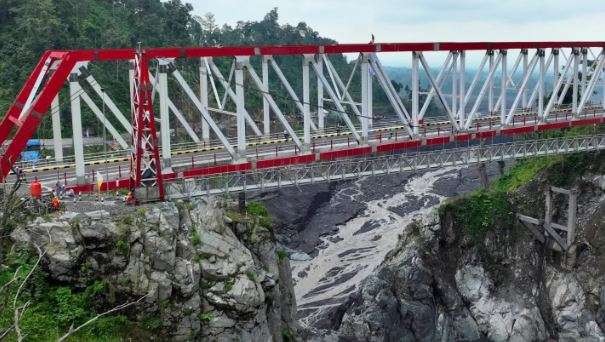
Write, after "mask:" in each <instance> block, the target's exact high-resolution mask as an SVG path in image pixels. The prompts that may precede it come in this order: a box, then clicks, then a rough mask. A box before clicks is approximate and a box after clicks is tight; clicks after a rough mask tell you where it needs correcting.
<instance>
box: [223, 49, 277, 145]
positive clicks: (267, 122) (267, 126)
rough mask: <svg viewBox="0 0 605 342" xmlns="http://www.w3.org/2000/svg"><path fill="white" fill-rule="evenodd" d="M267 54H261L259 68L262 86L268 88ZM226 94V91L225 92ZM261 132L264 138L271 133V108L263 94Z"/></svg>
mask: <svg viewBox="0 0 605 342" xmlns="http://www.w3.org/2000/svg"><path fill="white" fill-rule="evenodd" d="M269 59H270V57H269V56H263V57H262V61H261V63H262V64H261V69H262V74H263V87H264V88H265V89H267V90H268V89H269ZM225 94H227V92H225ZM263 133H264V135H265V138H269V135H270V134H271V108H270V107H269V101H267V99H265V97H264V96H263Z"/></svg>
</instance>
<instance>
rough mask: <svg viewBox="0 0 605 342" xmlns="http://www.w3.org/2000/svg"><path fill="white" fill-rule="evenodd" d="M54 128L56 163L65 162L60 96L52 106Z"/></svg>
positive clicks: (56, 97)
mask: <svg viewBox="0 0 605 342" xmlns="http://www.w3.org/2000/svg"><path fill="white" fill-rule="evenodd" d="M50 112H51V119H52V126H53V150H54V152H55V161H56V162H62V161H63V137H62V136H61V106H59V95H58V94H57V96H55V98H54V99H53V102H52V104H51V106H50Z"/></svg>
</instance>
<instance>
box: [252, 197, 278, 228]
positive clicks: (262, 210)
mask: <svg viewBox="0 0 605 342" xmlns="http://www.w3.org/2000/svg"><path fill="white" fill-rule="evenodd" d="M246 213H248V214H250V215H252V216H254V217H257V218H258V223H259V224H260V225H261V226H263V227H265V228H271V226H272V223H271V217H270V216H269V211H268V210H267V208H266V207H265V205H264V204H263V203H261V202H257V201H254V202H250V203H248V205H246Z"/></svg>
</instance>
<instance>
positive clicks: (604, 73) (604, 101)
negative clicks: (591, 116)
mask: <svg viewBox="0 0 605 342" xmlns="http://www.w3.org/2000/svg"><path fill="white" fill-rule="evenodd" d="M601 77H602V80H601V82H603V90H602V92H603V94H601V96H602V97H603V99H602V100H601V101H602V102H601V104H602V107H603V109H605V66H603V69H601Z"/></svg>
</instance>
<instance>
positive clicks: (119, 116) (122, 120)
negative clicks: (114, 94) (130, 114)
mask: <svg viewBox="0 0 605 342" xmlns="http://www.w3.org/2000/svg"><path fill="white" fill-rule="evenodd" d="M80 73H81V74H82V76H83V77H84V80H85V81H86V82H87V83H88V84H89V85H90V86H91V88H92V89H93V90H94V91H95V93H97V95H98V96H99V97H100V98H101V100H102V101H103V102H104V103H105V104H106V105H107V108H109V110H110V111H111V112H112V113H113V115H114V116H115V117H116V118H117V119H118V121H120V124H121V125H122V127H124V128H125V129H126V131H127V132H128V133H132V125H131V124H130V122H128V120H127V119H126V117H125V116H124V114H122V111H120V109H119V108H118V106H116V104H115V102H113V100H112V99H111V97H109V95H108V94H107V93H106V92H105V91H104V90H103V87H101V85H100V84H99V82H97V80H96V79H95V78H94V76H93V75H92V74H91V73H90V70H88V68H87V66H83V67H82V68H80Z"/></svg>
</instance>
